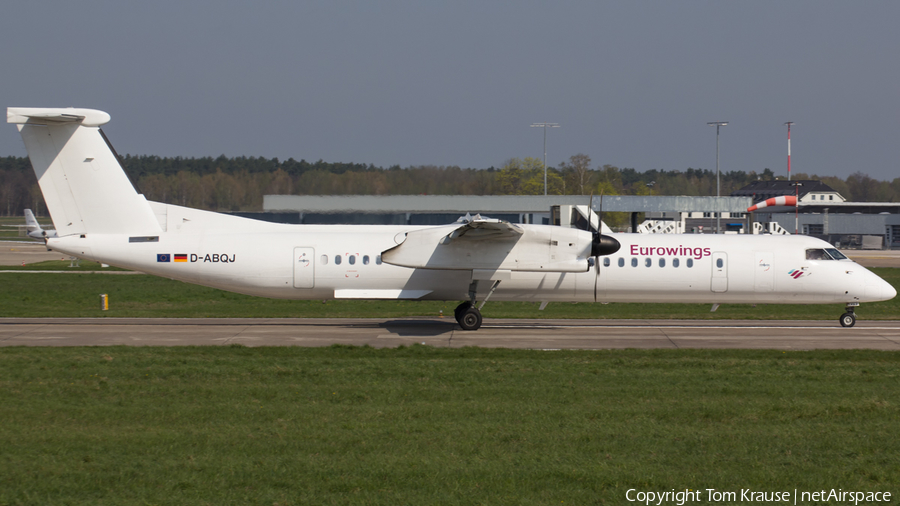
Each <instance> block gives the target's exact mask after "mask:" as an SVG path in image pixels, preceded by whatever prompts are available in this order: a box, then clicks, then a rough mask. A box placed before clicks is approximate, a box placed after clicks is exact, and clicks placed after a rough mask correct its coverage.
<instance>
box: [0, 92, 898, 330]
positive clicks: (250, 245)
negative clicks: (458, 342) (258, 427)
mask: <svg viewBox="0 0 900 506" xmlns="http://www.w3.org/2000/svg"><path fill="white" fill-rule="evenodd" d="M109 120H110V116H109V115H108V114H107V113H105V112H102V111H97V110H92V109H74V108H17V107H11V108H8V109H7V121H8V122H9V123H13V124H16V125H17V127H18V129H19V132H20V133H21V135H22V139H23V140H24V142H25V147H26V148H27V150H28V155H29V157H30V159H31V163H32V166H33V168H34V171H35V174H36V176H37V179H38V183H39V184H40V188H41V191H42V192H43V195H44V200H45V201H46V204H47V208H48V210H49V212H50V216H51V218H52V219H53V224H54V225H55V227H56V232H57V237H48V238H47V239H46V242H47V247H48V248H49V249H51V250H54V251H60V252H64V253H67V254H70V255H75V256H78V257H81V258H85V259H91V260H95V261H98V262H102V263H107V264H110V265H115V266H118V267H123V268H127V269H134V270H139V271H142V272H146V273H148V274H154V275H157V276H163V277H167V278H172V279H178V280H181V281H185V282H189V283H196V284H200V285H205V286H210V287H215V288H220V289H223V290H229V291H233V292H239V293H244V294H249V295H257V296H262V297H272V298H284V299H415V300H462V301H463V302H462V303H461V304H459V306H458V307H457V309H456V319H457V321H458V322H459V324H460V326H461V327H462V328H463V329H465V330H476V329H478V328H479V327H480V326H481V324H482V315H481V309H482V308H483V306H484V304H485V303H486V302H487V301H488V300H489V299H491V300H502V301H535V302H541V303H542V307H543V305H544V304H546V303H549V302H557V301H559V302H562V301H566V302H684V303H711V304H714V305H715V306H714V307H717V305H718V304H724V303H752V304H758V303H765V304H838V303H840V304H844V305H845V306H846V311H845V312H844V314H843V315H841V317H840V323H841V325H843V326H845V327H852V326H853V325H854V324H855V322H856V316H855V314H854V308H855V307H856V306H858V305H859V304H860V303H863V302H874V301H883V300H889V299H891V298H893V297H894V296H895V295H896V290H895V289H894V288H893V287H892V286H891V285H890V284H888V283H887V282H885V281H884V280H883V279H881V278H879V277H878V276H877V275H875V274H874V273H872V272H870V271H869V270H867V269H865V268H864V267H862V266H860V265H859V264H857V263H855V262H853V261H852V260H850V259H848V258H846V257H845V256H844V255H842V254H841V253H840V252H839V251H837V250H836V249H834V248H833V247H832V246H831V245H830V244H828V243H826V242H824V241H821V240H819V239H815V238H812V237H806V236H750V235H694V234H691V235H669V234H659V235H645V234H614V233H612V232H608V233H601V231H603V225H602V223H601V220H600V219H599V217H597V216H596V215H595V214H594V213H593V212H592V211H589V210H587V209H585V211H586V213H587V215H588V216H589V221H588V220H585V221H586V223H587V226H586V227H585V228H586V229H587V230H581V229H577V228H565V227H560V226H552V225H532V224H514V223H509V222H506V221H501V220H496V219H490V218H483V217H481V216H478V215H476V216H474V217H473V216H469V215H467V216H466V217H464V218H461V219H460V220H459V221H458V222H457V223H452V224H448V225H440V226H415V225H289V224H279V223H269V222H262V221H258V220H252V219H248V218H242V217H237V216H229V215H224V214H219V213H214V212H209V211H202V210H197V209H190V208H186V207H181V206H176V205H172V204H164V203H160V202H152V201H148V200H146V199H145V198H144V196H143V195H141V194H139V193H137V191H136V190H135V188H134V186H133V185H132V184H131V182H130V181H129V180H128V177H127V176H126V174H125V172H124V170H123V169H122V167H121V165H120V163H119V160H118V157H117V155H116V153H115V151H114V150H113V148H112V146H111V145H110V143H109V141H108V140H107V138H106V135H105V134H104V133H103V132H102V131H101V130H100V126H101V125H104V124H106V123H107V122H108V121H109Z"/></svg>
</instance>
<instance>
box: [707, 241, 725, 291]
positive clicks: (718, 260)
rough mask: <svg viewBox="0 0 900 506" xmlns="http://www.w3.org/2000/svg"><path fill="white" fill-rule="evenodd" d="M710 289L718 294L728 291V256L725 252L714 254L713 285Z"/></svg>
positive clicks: (715, 252)
mask: <svg viewBox="0 0 900 506" xmlns="http://www.w3.org/2000/svg"><path fill="white" fill-rule="evenodd" d="M709 288H710V290H712V291H714V292H716V293H721V292H724V291H727V290H728V254H727V253H725V252H724V251H714V252H713V254H712V284H711V285H710V287H709Z"/></svg>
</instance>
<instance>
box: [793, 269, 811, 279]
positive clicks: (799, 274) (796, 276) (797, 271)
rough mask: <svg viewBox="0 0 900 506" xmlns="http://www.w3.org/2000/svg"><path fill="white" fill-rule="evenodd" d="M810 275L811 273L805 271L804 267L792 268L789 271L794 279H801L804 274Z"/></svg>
mask: <svg viewBox="0 0 900 506" xmlns="http://www.w3.org/2000/svg"><path fill="white" fill-rule="evenodd" d="M809 275H810V273H809V272H806V271H804V270H803V269H791V270H790V271H788V276H790V277H792V278H794V279H800V278H802V277H804V276H809Z"/></svg>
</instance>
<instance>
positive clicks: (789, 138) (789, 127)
mask: <svg viewBox="0 0 900 506" xmlns="http://www.w3.org/2000/svg"><path fill="white" fill-rule="evenodd" d="M793 124H794V122H793V121H788V122H787V123H785V125H787V127H788V181H790V180H791V125H793Z"/></svg>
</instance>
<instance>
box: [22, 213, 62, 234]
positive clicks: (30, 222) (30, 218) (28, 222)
mask: <svg viewBox="0 0 900 506" xmlns="http://www.w3.org/2000/svg"><path fill="white" fill-rule="evenodd" d="M25 231H26V232H27V233H28V237H33V238H35V239H48V238H52V237H56V230H44V229H43V228H41V225H40V224H39V223H38V222H37V219H35V217H34V213H32V212H31V209H26V210H25Z"/></svg>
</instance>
